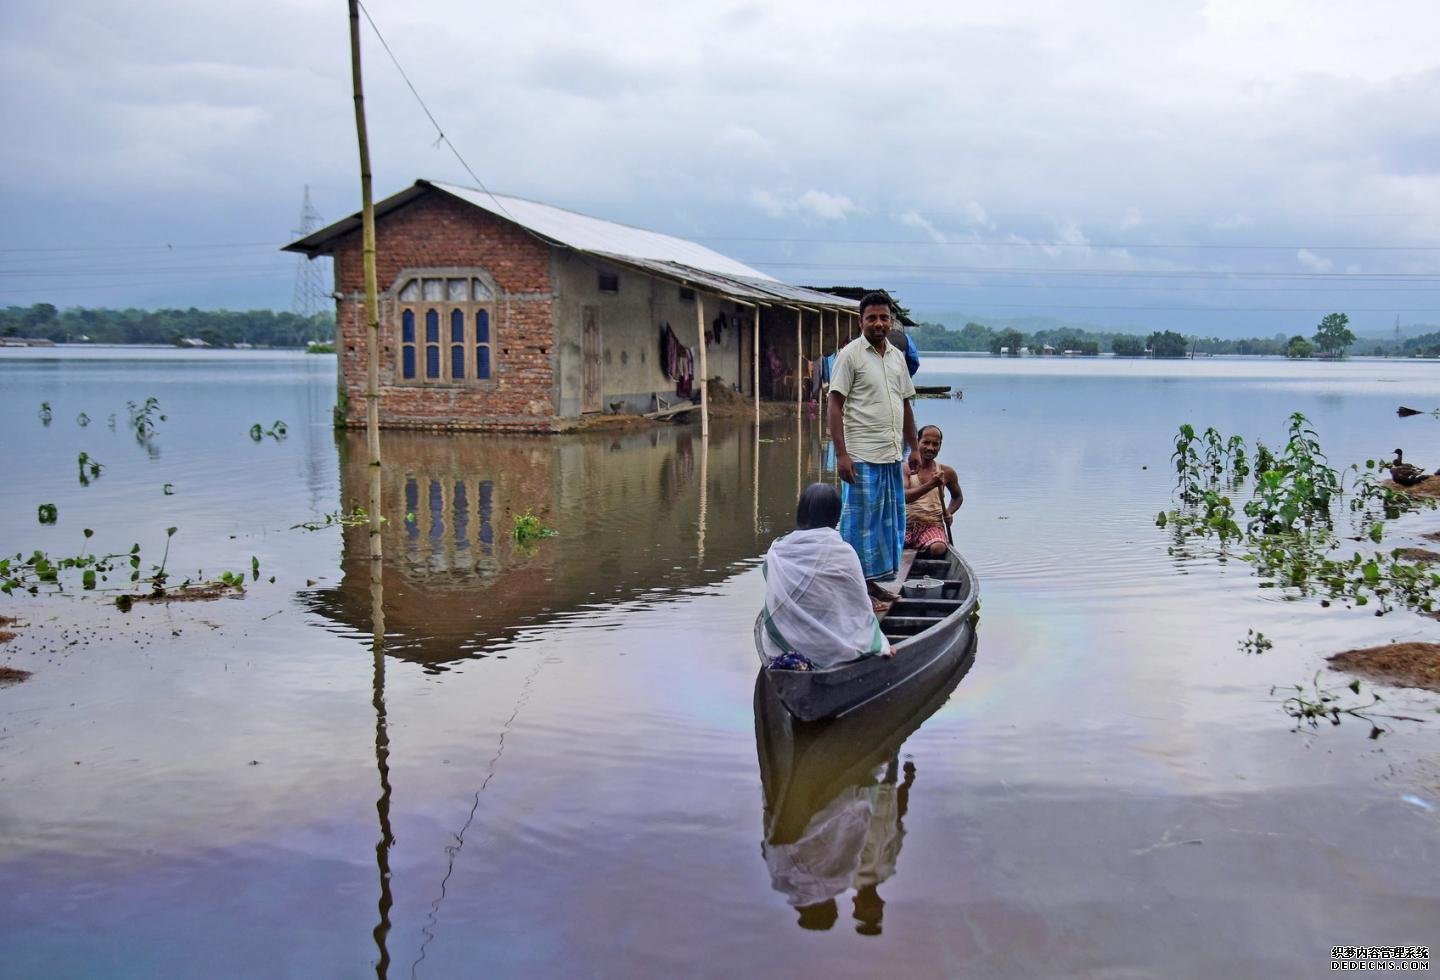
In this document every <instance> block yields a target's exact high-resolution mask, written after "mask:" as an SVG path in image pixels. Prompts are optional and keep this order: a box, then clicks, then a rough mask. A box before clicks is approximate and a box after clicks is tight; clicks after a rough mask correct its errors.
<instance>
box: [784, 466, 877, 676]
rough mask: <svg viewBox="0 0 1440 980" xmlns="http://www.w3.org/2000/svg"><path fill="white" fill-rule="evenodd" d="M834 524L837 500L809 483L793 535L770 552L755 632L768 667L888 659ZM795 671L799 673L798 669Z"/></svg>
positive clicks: (855, 559)
mask: <svg viewBox="0 0 1440 980" xmlns="http://www.w3.org/2000/svg"><path fill="white" fill-rule="evenodd" d="M839 522H840V494H839V493H837V492H836V490H835V488H834V487H832V486H830V485H829V484H827V483H812V484H810V486H808V487H806V488H805V492H804V493H802V494H801V495H800V502H799V504H798V505H797V506H796V508H795V530H794V531H791V532H790V533H789V534H787V535H785V536H784V537H783V538H779V539H778V540H776V541H775V543H774V544H772V545H770V550H769V552H767V553H766V555H765V565H764V572H765V614H764V616H763V617H762V626H763V628H762V629H761V631H760V642H761V647H762V649H763V650H764V652H765V656H766V658H767V659H768V660H770V661H774V660H775V659H776V658H777V657H781V656H783V655H785V654H795V655H798V657H800V658H804V660H805V661H809V663H810V664H811V665H813V666H814V667H819V668H823V667H830V666H833V665H835V664H839V663H844V662H845V661H847V660H857V659H859V658H860V657H873V656H889V655H890V653H891V650H890V645H889V644H888V643H887V642H886V640H885V635H884V634H883V633H881V632H880V623H879V621H878V620H877V619H876V618H875V610H874V608H873V607H872V606H871V605H870V596H869V594H868V593H867V592H866V589H865V576H864V574H863V573H862V572H861V571H860V558H859V556H858V555H856V554H855V549H854V548H852V547H850V545H848V544H846V543H845V540H844V539H843V538H841V537H840V532H838V531H837V530H835V526H836V525H837V524H838V523H839ZM791 659H792V658H790V657H787V658H786V660H787V661H789V660H791ZM786 666H789V664H788V663H787V664H786ZM797 666H800V667H801V668H802V669H803V661H800V662H798V663H797Z"/></svg>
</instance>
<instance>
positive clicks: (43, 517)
mask: <svg viewBox="0 0 1440 980" xmlns="http://www.w3.org/2000/svg"><path fill="white" fill-rule="evenodd" d="M35 511H36V516H37V517H38V518H39V520H40V523H41V524H54V523H55V522H56V521H57V520H59V518H60V511H59V509H58V508H57V507H56V506H55V505H54V504H41V505H40V506H39V507H37V508H36V509H35Z"/></svg>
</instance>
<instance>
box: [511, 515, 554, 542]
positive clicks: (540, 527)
mask: <svg viewBox="0 0 1440 980" xmlns="http://www.w3.org/2000/svg"><path fill="white" fill-rule="evenodd" d="M556 533H558V532H556V530H555V529H554V528H553V527H546V526H545V525H544V524H543V523H541V521H540V518H538V517H536V516H535V515H534V514H532V513H531V512H530V511H528V510H527V511H525V513H523V514H516V515H515V543H516V544H517V545H519V546H520V547H522V548H527V547H534V546H535V543H536V542H537V541H540V540H541V539H542V538H552V537H554V536H555V535H556Z"/></svg>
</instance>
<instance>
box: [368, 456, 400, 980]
mask: <svg viewBox="0 0 1440 980" xmlns="http://www.w3.org/2000/svg"><path fill="white" fill-rule="evenodd" d="M371 469H372V471H373V472H372V473H371V477H370V507H371V510H370V513H372V514H379V513H381V512H382V511H381V510H380V505H381V499H380V490H381V480H380V468H379V467H378V466H377V467H371ZM384 571H385V563H384V562H383V561H381V560H380V559H379V557H378V556H372V557H371V560H370V630H371V635H370V653H371V656H372V657H373V658H374V671H373V674H372V681H371V689H370V703H371V705H372V706H373V707H374V708H375V768H376V770H377V771H378V772H379V774H380V797H379V799H377V800H376V801H375V813H376V816H377V817H378V818H379V820H380V839H379V840H378V841H376V842H375V865H376V870H377V872H378V874H379V876H380V901H379V903H378V911H379V916H380V918H379V921H378V922H376V924H375V929H374V930H373V932H372V935H373V936H374V937H375V948H376V950H377V952H378V953H379V958H378V959H377V960H376V961H375V975H376V976H377V977H381V978H383V977H385V976H386V975H387V973H388V972H389V969H390V952H389V950H388V948H387V947H386V939H387V938H388V937H389V935H390V908H391V906H392V905H393V904H394V899H393V897H392V896H391V893H390V848H391V847H393V846H394V844H395V836H394V834H393V833H392V832H391V830H390V731H389V728H388V726H387V724H386V719H385V579H384Z"/></svg>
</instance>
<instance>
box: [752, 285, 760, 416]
mask: <svg viewBox="0 0 1440 980" xmlns="http://www.w3.org/2000/svg"><path fill="white" fill-rule="evenodd" d="M750 346H751V347H752V348H753V350H751V352H750V353H751V354H752V355H754V363H753V364H752V365H751V367H750V386H751V387H752V388H754V389H755V421H756V422H759V421H760V304H759V303H756V304H755V329H754V340H753V341H751V344H750ZM756 432H757V433H758V432H759V430H758V429H757V430H756Z"/></svg>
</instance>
